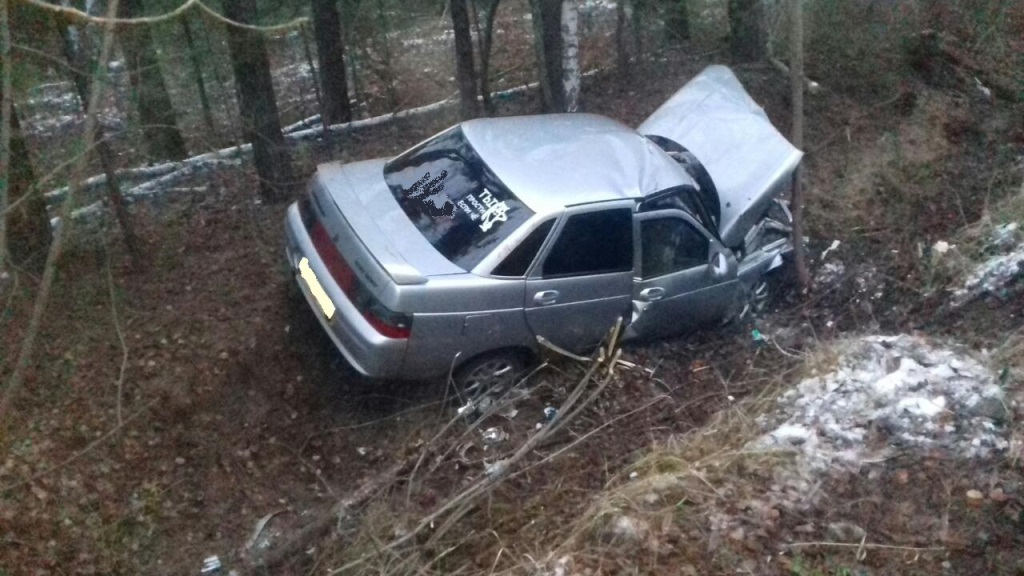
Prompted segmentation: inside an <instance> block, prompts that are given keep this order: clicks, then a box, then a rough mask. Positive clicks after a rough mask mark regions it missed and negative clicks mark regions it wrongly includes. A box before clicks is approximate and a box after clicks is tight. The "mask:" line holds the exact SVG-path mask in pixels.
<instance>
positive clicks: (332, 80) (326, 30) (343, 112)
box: [312, 0, 352, 126]
mask: <svg viewBox="0 0 1024 576" xmlns="http://www.w3.org/2000/svg"><path fill="white" fill-rule="evenodd" d="M312 6H313V34H314V35H315V36H316V55H317V60H318V62H319V63H320V92H321V96H322V98H323V107H322V108H323V109H322V110H321V111H320V113H321V116H322V118H321V120H322V121H323V124H324V126H331V125H333V124H341V123H343V122H350V121H351V120H352V108H351V106H350V105H349V99H348V80H347V79H346V77H345V43H344V42H343V41H342V36H341V15H340V14H339V13H338V4H337V0H312Z"/></svg>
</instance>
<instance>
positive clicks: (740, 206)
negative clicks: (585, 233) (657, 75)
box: [637, 65, 803, 246]
mask: <svg viewBox="0 0 1024 576" xmlns="http://www.w3.org/2000/svg"><path fill="white" fill-rule="evenodd" d="M637 131H638V132H640V133H641V134H644V135H657V136H662V137H664V138H668V139H670V140H674V141H675V142H678V143H679V144H681V145H683V146H684V147H686V149H687V150H689V151H690V152H692V153H693V155H694V156H696V157H697V159H698V160H700V162H701V164H703V165H704V167H705V169H707V171H708V174H710V175H711V179H712V180H713V181H714V183H715V186H716V187H717V189H718V196H719V198H720V201H721V206H722V218H721V225H720V226H719V233H720V235H721V237H722V240H723V241H724V242H725V244H726V245H728V246H737V245H738V244H739V243H740V242H741V241H742V240H743V236H744V234H746V232H747V230H749V228H750V227H751V226H753V225H754V224H755V223H756V221H757V219H758V217H759V216H761V214H762V212H763V211H764V210H765V209H766V208H767V206H768V204H769V203H770V202H771V199H772V198H773V197H774V196H775V195H776V194H777V193H779V192H781V191H782V190H783V189H785V187H787V186H788V185H789V184H790V182H791V177H792V174H793V170H794V169H795V168H796V167H797V165H798V164H799V163H800V159H801V158H802V157H803V152H801V151H800V150H798V149H796V148H795V147H794V146H793V145H792V144H790V143H789V141H788V140H787V139H786V138H785V136H783V135H782V134H780V133H779V131H778V130H776V129H775V127H774V126H773V125H772V123H771V121H770V120H769V119H768V116H767V115H766V114H765V113H764V110H763V109H762V108H761V107H760V106H758V105H757V103H756V102H754V100H753V99H752V98H751V97H750V95H749V94H747V92H746V90H744V89H743V86H742V85H741V84H740V82H739V80H738V79H737V78H736V76H735V74H733V72H732V70H730V69H729V68H726V67H725V66H720V65H715V66H709V67H707V68H705V69H704V70H703V71H702V72H701V73H700V74H698V75H697V76H696V77H694V78H693V79H692V80H690V81H689V82H687V84H686V85H685V86H683V87H682V89H680V90H679V91H678V92H676V93H675V94H674V95H673V96H672V97H671V98H669V99H668V101H666V102H665V103H664V104H662V105H661V107H660V108H658V109H657V110H655V111H654V113H653V114H651V115H650V117H648V118H647V120H645V121H644V122H643V123H642V124H640V126H639V127H638V128H637Z"/></svg>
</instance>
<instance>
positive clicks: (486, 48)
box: [477, 0, 501, 116]
mask: <svg viewBox="0 0 1024 576" xmlns="http://www.w3.org/2000/svg"><path fill="white" fill-rule="evenodd" d="M500 2H501V0H488V2H487V4H486V8H485V10H486V13H485V14H484V28H483V30H482V31H481V30H479V26H478V30H477V40H478V41H479V43H480V97H481V98H483V103H484V113H486V114H487V115H488V116H490V115H492V114H494V102H492V101H491V78H490V75H491V47H492V46H493V43H494V20H495V18H496V17H497V15H498V4H499V3H500ZM477 24H479V21H478V22H477Z"/></svg>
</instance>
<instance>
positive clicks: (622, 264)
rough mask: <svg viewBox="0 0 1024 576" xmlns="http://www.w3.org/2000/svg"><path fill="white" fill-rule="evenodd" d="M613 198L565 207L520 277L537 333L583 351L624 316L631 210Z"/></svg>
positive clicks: (630, 265) (629, 275)
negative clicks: (543, 246) (544, 244)
mask: <svg viewBox="0 0 1024 576" xmlns="http://www.w3.org/2000/svg"><path fill="white" fill-rule="evenodd" d="M631 205H632V204H631V203H630V204H629V205H625V204H621V203H616V204H613V205H602V207H600V208H594V207H593V206H590V207H586V208H575V209H570V210H569V211H567V212H566V214H565V215H564V216H563V217H562V219H561V222H560V224H559V225H558V229H557V230H556V231H555V236H554V238H553V240H552V241H551V242H549V243H548V246H547V248H546V249H545V251H544V254H542V256H541V258H540V259H539V261H538V263H537V264H535V265H534V269H533V270H532V271H531V272H530V275H529V278H528V279H527V281H526V302H525V309H526V320H527V322H528V323H529V325H530V328H531V329H532V330H533V332H534V334H535V335H537V336H542V337H544V338H545V339H547V340H549V341H550V342H552V343H554V344H555V345H557V346H560V347H562V348H565V349H568V350H574V351H583V350H586V349H588V348H589V347H592V346H595V345H597V344H599V343H600V342H601V340H602V339H603V338H604V336H605V335H606V334H607V333H608V330H609V329H610V328H611V327H612V326H613V325H614V324H615V321H616V320H617V319H618V318H622V319H623V321H626V320H628V314H629V306H630V291H631V284H632V281H633V246H634V242H633V214H632V209H631Z"/></svg>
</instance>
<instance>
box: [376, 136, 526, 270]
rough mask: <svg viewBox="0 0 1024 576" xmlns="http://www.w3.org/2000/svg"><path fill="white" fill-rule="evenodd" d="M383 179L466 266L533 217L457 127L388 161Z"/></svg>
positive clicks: (430, 235)
mask: <svg viewBox="0 0 1024 576" xmlns="http://www.w3.org/2000/svg"><path fill="white" fill-rule="evenodd" d="M384 180H385V182H387V184H388V188H390V189H391V193H392V194H393V195H394V196H395V199H396V200H397V201H398V204H399V206H401V207H402V210H404V211H405V214H406V215H407V216H408V217H409V219H410V220H412V222H413V224H415V225H416V228H418V229H419V231H420V232H421V233H422V234H423V236H424V237H426V239H427V240H428V241H429V242H430V243H431V244H432V245H433V246H434V248H436V249H437V250H438V251H439V252H441V254H443V255H444V256H445V258H448V259H449V260H451V261H452V262H453V263H454V264H456V265H457V266H459V267H461V268H463V269H464V270H470V269H472V268H473V267H474V266H476V265H477V264H478V263H479V262H480V261H481V260H483V259H484V257H485V256H487V254H489V253H490V252H491V251H492V250H494V248H495V247H496V246H497V245H498V244H499V243H500V242H501V241H502V240H504V239H505V238H507V237H508V236H509V234H511V233H512V232H513V231H514V230H515V229H516V228H518V227H519V226H520V225H521V224H522V223H523V222H525V221H526V220H528V219H529V218H530V216H533V212H532V211H531V210H530V209H529V208H527V207H526V206H525V205H524V204H523V203H522V202H521V201H520V200H519V199H518V198H516V197H515V195H513V194H512V192H511V191H509V190H508V189H507V188H505V186H504V184H502V183H501V182H500V181H499V180H498V179H497V177H495V175H494V174H493V173H492V172H491V170H490V168H488V167H487V165H486V164H484V162H483V160H481V159H480V157H479V156H477V154H476V151H475V150H473V147H472V146H470V144H469V142H468V141H467V140H466V138H465V136H464V135H463V134H462V129H461V128H459V127H457V126H456V127H454V128H450V129H448V130H446V131H444V132H442V133H441V134H438V135H437V136H435V137H433V138H431V139H429V140H426V141H424V142H422V143H420V144H418V145H416V146H415V147H413V148H412V149H410V150H408V151H406V152H405V153H403V154H401V155H400V156H398V157H396V158H395V159H393V160H391V161H390V162H388V163H387V164H385V165H384Z"/></svg>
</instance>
